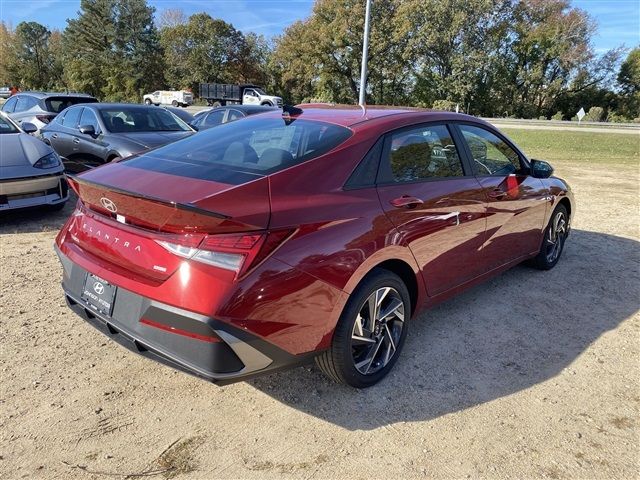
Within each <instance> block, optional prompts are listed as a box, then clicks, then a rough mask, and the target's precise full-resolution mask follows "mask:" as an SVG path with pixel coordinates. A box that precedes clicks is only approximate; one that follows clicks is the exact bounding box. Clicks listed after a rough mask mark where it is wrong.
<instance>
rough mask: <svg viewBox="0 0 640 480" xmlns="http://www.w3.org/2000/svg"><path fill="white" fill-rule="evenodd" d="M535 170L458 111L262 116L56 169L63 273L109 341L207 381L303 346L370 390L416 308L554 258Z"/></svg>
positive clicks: (563, 228)
mask: <svg viewBox="0 0 640 480" xmlns="http://www.w3.org/2000/svg"><path fill="white" fill-rule="evenodd" d="M472 145H473V146H474V148H473V149H472V148H471V146H472ZM479 145H483V148H478V147H479ZM552 172H553V169H552V168H551V166H550V165H549V164H548V163H546V162H544V161H540V160H530V159H528V158H527V156H526V155H525V154H524V153H523V152H522V151H521V150H520V149H518V147H516V146H515V145H514V144H513V143H512V142H511V141H510V140H509V139H508V138H507V137H506V136H505V135H503V134H502V133H501V132H500V131H498V130H497V129H496V128H494V127H493V126H491V125H490V124H488V123H486V122H484V121H482V120H479V119H476V118H473V117H470V116H466V115H462V114H455V113H451V112H434V111H433V112H432V111H418V110H403V109H399V108H395V109H393V108H391V109H374V108H369V109H367V110H366V111H365V112H364V113H363V112H362V111H361V109H360V108H348V107H323V106H319V105H315V106H314V105H309V106H305V107H304V108H295V109H292V108H287V109H285V111H284V112H271V113H265V114H264V115H259V116H254V117H250V118H247V119H245V120H243V121H241V122H231V123H227V124H224V125H220V126H219V127H217V128H215V129H211V130H208V131H205V132H202V133H199V134H197V135H193V136H192V137H190V138H186V139H184V140H181V141H178V142H175V143H173V144H170V145H166V146H164V147H161V148H158V149H155V150H153V151H150V152H147V153H143V154H141V155H137V156H135V157H131V158H130V159H128V160H124V161H121V162H118V163H113V164H110V165H107V166H105V167H102V168H98V169H95V170H92V171H90V172H87V173H84V174H82V175H80V176H77V177H74V178H73V179H72V180H71V186H72V188H73V189H74V190H75V191H76V192H77V193H78V196H79V198H80V202H79V204H78V208H77V210H76V211H75V212H74V214H73V215H72V216H71V218H70V219H69V221H68V222H67V223H66V225H65V226H64V227H63V228H62V230H61V231H60V233H59V235H58V236H57V239H56V250H57V253H58V255H59V256H60V259H61V262H62V265H63V267H64V276H63V287H64V291H65V295H66V298H67V301H68V304H69V305H70V307H71V308H72V309H73V310H74V311H75V312H77V313H78V314H80V315H81V316H82V317H83V318H84V319H85V320H87V321H89V322H90V323H91V324H93V325H95V326H96V327H98V328H99V329H100V330H101V331H102V332H104V333H105V334H107V335H109V336H110V337H111V338H113V339H114V340H116V341H118V342H120V343H122V344H123V345H126V346H128V347H129V348H131V349H132V350H133V351H135V352H138V353H142V354H143V355H145V356H148V357H150V358H153V359H156V360H159V361H161V362H164V363H167V364H169V365H171V366H173V367H176V368H179V369H182V370H184V371H187V372H190V373H193V374H195V375H197V376H200V377H202V378H205V379H207V380H210V381H213V382H219V383H228V382H231V381H235V380H239V379H243V378H248V377H250V376H253V375H258V374H262V373H266V372H270V371H274V370H276V369H280V368H283V367H289V366H292V365H297V364H300V363H303V362H306V361H309V360H310V359H311V358H316V359H317V363H318V365H319V366H320V368H321V369H322V370H323V371H324V372H325V373H326V374H327V375H328V376H329V377H331V378H333V379H335V380H337V381H339V382H344V383H346V384H349V385H352V386H354V387H359V388H360V387H368V386H370V385H373V384H375V383H376V382H378V381H379V380H380V379H382V378H383V377H384V376H385V375H386V374H387V373H388V372H389V371H390V369H391V368H392V367H393V365H394V364H395V362H396V361H397V359H398V357H399V354H400V352H401V350H402V348H403V346H404V343H405V339H406V337H407V334H408V332H409V328H408V327H409V325H410V323H411V321H412V319H413V318H415V316H416V315H417V312H419V311H420V310H421V309H422V308H424V307H427V306H431V305H434V304H436V303H438V302H440V301H442V300H444V299H446V298H449V297H451V296H452V295H454V294H456V293H458V292H460V291H462V290H465V289H467V288H469V287H471V286H473V285H476V284H477V283H479V282H481V281H484V280H487V279H488V278H491V277H494V276H495V275H497V274H498V273H500V272H503V271H505V270H506V269H508V268H510V267H512V266H514V265H516V264H519V263H521V262H523V261H525V260H528V261H530V262H531V263H532V264H533V265H534V266H536V267H537V268H540V269H545V270H546V269H550V268H553V267H554V265H556V264H557V262H558V260H559V258H560V256H561V254H562V250H563V248H564V245H565V239H566V238H567V235H568V234H569V230H570V222H571V218H572V215H573V212H574V211H575V205H574V201H573V195H572V193H571V190H570V188H569V187H568V186H567V184H566V183H565V182H564V181H562V180H560V179H558V178H555V177H552V176H551V175H552ZM522 288H523V289H527V288H528V287H527V285H526V284H523V285H522ZM486 301H487V302H490V301H491V299H489V298H488V299H486ZM478 307H481V306H480V305H478ZM523 321H526V319H523ZM527 340H528V339H523V341H527ZM97 341H98V342H99V341H100V340H97ZM424 367H425V368H428V365H425V366H424Z"/></svg>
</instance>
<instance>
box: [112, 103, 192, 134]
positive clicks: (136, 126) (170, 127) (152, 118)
mask: <svg viewBox="0 0 640 480" xmlns="http://www.w3.org/2000/svg"><path fill="white" fill-rule="evenodd" d="M100 116H101V117H102V121H103V122H104V124H105V125H106V127H107V130H109V131H110V132H112V133H131V132H188V131H191V129H190V128H189V126H188V125H187V124H186V123H184V122H183V121H182V120H180V119H179V118H178V117H176V116H175V115H173V114H171V113H169V112H168V111H166V110H165V109H163V108H154V107H151V108H126V107H125V108H105V109H100Z"/></svg>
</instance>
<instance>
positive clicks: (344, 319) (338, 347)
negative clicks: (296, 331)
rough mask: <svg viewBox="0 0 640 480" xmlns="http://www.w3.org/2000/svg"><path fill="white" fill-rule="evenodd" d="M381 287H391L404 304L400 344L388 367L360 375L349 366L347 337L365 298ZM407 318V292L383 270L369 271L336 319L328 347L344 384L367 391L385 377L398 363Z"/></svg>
mask: <svg viewBox="0 0 640 480" xmlns="http://www.w3.org/2000/svg"><path fill="white" fill-rule="evenodd" d="M382 287H393V288H394V289H395V290H396V291H397V292H398V293H399V294H400V296H401V297H402V301H403V302H404V309H405V320H404V326H403V328H402V333H401V336H400V341H399V342H398V346H397V350H396V353H395V354H394V355H393V357H392V358H391V360H389V363H388V364H387V365H385V366H384V368H382V369H381V370H379V371H378V372H376V373H374V374H372V375H363V374H361V373H360V372H358V370H357V369H356V367H355V365H354V363H353V356H352V353H351V334H352V332H353V325H354V323H355V319H356V316H357V315H358V312H359V311H360V309H361V308H362V305H363V304H364V302H365V301H366V300H367V298H369V295H371V294H372V293H373V292H374V291H375V290H377V289H379V288H382ZM410 318H411V299H410V296H409V291H408V290H407V287H406V286H405V284H404V282H403V281H402V280H401V279H400V277H398V276H397V275H395V274H394V273H392V272H390V271H388V270H383V269H376V270H374V271H372V272H371V273H370V274H369V275H368V276H367V277H366V278H365V279H364V280H363V281H362V282H361V283H360V285H358V287H357V288H356V289H355V290H354V292H353V293H352V294H351V297H350V298H349V300H348V302H347V305H346V306H345V309H344V310H343V312H342V315H341V316H340V320H339V321H338V325H337V326H336V330H335V332H334V338H333V344H332V355H333V357H334V362H335V364H336V366H337V367H338V368H339V370H340V374H341V376H342V377H343V379H344V381H345V382H346V383H347V384H348V385H351V386H352V387H356V388H366V387H370V386H372V385H374V384H376V383H378V382H379V381H380V380H382V378H383V377H385V376H386V375H387V373H389V371H390V370H391V369H392V368H393V366H394V365H395V363H396V361H397V360H398V358H399V356H400V354H401V353H402V347H403V345H404V342H405V339H406V337H407V332H408V323H409V319H410Z"/></svg>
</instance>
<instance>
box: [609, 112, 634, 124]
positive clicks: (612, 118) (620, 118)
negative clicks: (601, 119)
mask: <svg viewBox="0 0 640 480" xmlns="http://www.w3.org/2000/svg"><path fill="white" fill-rule="evenodd" d="M607 122H611V123H630V122H631V120H630V119H628V118H627V117H625V116H624V115H618V114H617V113H615V112H610V113H609V115H608V116H607Z"/></svg>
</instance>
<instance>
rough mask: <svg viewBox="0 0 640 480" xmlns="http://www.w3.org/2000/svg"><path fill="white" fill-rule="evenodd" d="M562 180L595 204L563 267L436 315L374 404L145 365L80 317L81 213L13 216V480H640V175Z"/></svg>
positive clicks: (0, 454) (324, 386) (3, 313)
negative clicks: (74, 242)
mask: <svg viewBox="0 0 640 480" xmlns="http://www.w3.org/2000/svg"><path fill="white" fill-rule="evenodd" d="M558 167H559V168H558V174H560V175H561V176H564V177H565V178H567V179H568V180H569V181H570V182H571V184H572V185H573V187H574V190H575V193H576V198H577V202H578V206H579V210H578V213H577V216H576V218H575V221H574V224H573V226H574V231H573V233H572V235H571V237H570V238H569V240H568V243H567V248H566V250H565V252H564V257H563V258H562V259H561V261H560V263H559V264H558V266H557V267H556V268H555V269H554V270H552V271H550V272H539V271H535V270H531V269H529V268H526V267H524V266H521V267H516V268H514V269H512V270H511V271H509V272H507V273H505V274H503V275H501V276H499V277H497V278H495V279H494V280H492V281H490V282H488V283H486V284H485V285H482V286H480V287H477V288H475V289H473V290H471V291H469V292H467V293H465V294H463V295H461V296H459V297H458V298H456V299H454V300H452V301H449V302H448V303H446V304H443V305H441V306H439V307H437V308H435V309H433V310H430V311H427V312H425V313H423V314H422V315H421V316H420V317H419V318H417V319H416V320H415V321H414V322H413V323H412V325H411V330H410V334H409V338H408V341H407V343H406V345H405V350H404V352H403V354H402V357H401V358H400V360H399V362H398V363H397V365H396V367H395V369H394V372H393V374H392V375H390V376H389V377H388V378H387V379H386V380H385V381H383V382H382V383H381V384H380V385H378V386H376V387H374V388H371V389H368V390H365V391H356V390H353V389H349V388H346V387H341V386H338V385H335V384H332V383H331V382H329V381H328V380H326V379H325V378H324V377H323V376H322V375H321V374H320V372H319V371H318V370H317V369H316V368H315V367H313V366H309V367H301V368H297V369H295V370H291V371H288V372H284V373H279V374H274V375H271V376H268V377H263V378H260V379H256V380H253V381H249V382H246V383H238V384H234V385H230V386H226V387H223V388H221V387H217V386H214V385H211V384H208V383H205V382H203V381H200V380H197V379H194V378H192V377H190V376H187V375H185V374H182V373H177V372H174V371H172V370H171V369H169V368H167V367H164V366H161V365H158V364H156V363H154V362H151V361H149V360H146V359H143V358H141V357H138V356H136V355H134V354H132V353H129V352H128V351H127V350H125V349H123V348H122V347H120V346H118V345H116V344H114V343H112V342H111V341H109V340H108V339H107V338H106V337H103V336H102V335H101V334H99V333H98V332H96V331H95V330H93V329H92V328H91V327H90V326H88V325H86V324H85V323H83V322H82V321H81V320H80V319H79V318H77V317H76V316H75V315H74V314H72V313H71V312H70V311H69V310H68V309H67V307H66V306H65V304H64V300H63V296H62V290H61V288H60V286H59V279H60V276H61V268H60V266H59V264H58V261H57V259H56V257H55V254H54V252H53V250H52V244H53V239H54V236H55V233H56V231H57V229H58V228H59V227H60V225H61V224H62V222H63V220H64V218H65V216H67V215H68V214H69V213H70V211H71V209H72V207H71V205H69V206H68V207H67V208H66V209H65V211H64V212H62V213H61V214H44V213H36V212H30V213H24V212H22V213H15V214H11V215H4V216H2V217H0V302H1V303H0V308H1V309H0V321H1V325H0V346H1V352H0V353H1V355H0V369H1V371H2V377H1V379H2V382H1V385H0V477H1V478H71V477H79V478H99V477H104V476H109V477H115V478H118V477H119V478H125V477H127V475H130V477H129V478H137V477H138V476H140V475H144V476H145V477H147V476H150V477H152V478H163V477H164V478H172V477H178V478H181V479H182V478H185V479H186V478H260V479H269V478H306V479H310V478H315V479H320V478H353V479H360V478H362V479H369V478H426V477H428V478H465V477H466V478H533V477H536V478H540V477H548V478H599V479H600V478H617V479H623V478H624V479H631V478H638V476H639V473H638V472H639V471H640V470H639V461H638V459H639V458H640V457H639V456H638V452H639V443H640V442H639V435H638V432H639V421H640V420H639V415H638V411H639V407H640V369H639V368H638V366H639V360H640V354H639V345H640V342H639V340H640V331H639V330H640V329H639V327H640V314H639V313H638V310H639V307H640V305H639V304H640V275H639V263H640V262H639V260H640V249H639V248H638V246H639V244H638V240H639V239H640V232H639V225H638V212H639V192H638V185H639V180H640V179H639V175H638V173H639V172H638V168H637V166H636V167H634V168H627V169H622V170H621V169H617V170H615V171H614V170H613V168H612V167H606V166H603V167H597V166H596V167H593V168H590V170H589V172H586V171H584V169H581V168H580V166H579V165H571V164H562V165H558Z"/></svg>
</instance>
